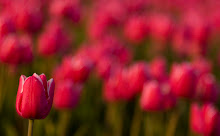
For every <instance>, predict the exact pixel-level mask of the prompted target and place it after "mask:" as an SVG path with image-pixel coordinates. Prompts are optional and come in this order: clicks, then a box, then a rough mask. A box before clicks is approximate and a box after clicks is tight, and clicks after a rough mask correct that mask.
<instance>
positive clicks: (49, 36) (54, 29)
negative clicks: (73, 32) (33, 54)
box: [38, 21, 71, 56]
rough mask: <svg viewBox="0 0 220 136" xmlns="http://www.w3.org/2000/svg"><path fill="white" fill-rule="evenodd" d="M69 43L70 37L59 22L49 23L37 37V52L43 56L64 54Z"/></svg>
mask: <svg viewBox="0 0 220 136" xmlns="http://www.w3.org/2000/svg"><path fill="white" fill-rule="evenodd" d="M70 42H71V41H70V37H69V35H68V34H67V33H66V32H65V30H64V29H63V27H62V25H61V24H60V22H58V21H51V22H49V23H48V24H47V26H46V29H45V31H44V32H43V33H42V34H41V35H40V36H39V39H38V52H39V53H40V54H41V55H43V56H50V55H54V54H55V53H58V52H65V51H67V50H68V48H69V45H70Z"/></svg>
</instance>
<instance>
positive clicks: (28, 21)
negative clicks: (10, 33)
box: [12, 1, 43, 32]
mask: <svg viewBox="0 0 220 136" xmlns="http://www.w3.org/2000/svg"><path fill="white" fill-rule="evenodd" d="M12 8H14V9H12V14H13V15H14V21H15V23H16V27H17V28H18V29H21V30H25V31H28V32H36V31H39V29H40V28H41V27H42V24H43V14H42V12H41V9H40V5H37V3H34V2H33V3H31V2H29V3H27V2H25V1H20V2H14V3H13V6H12Z"/></svg>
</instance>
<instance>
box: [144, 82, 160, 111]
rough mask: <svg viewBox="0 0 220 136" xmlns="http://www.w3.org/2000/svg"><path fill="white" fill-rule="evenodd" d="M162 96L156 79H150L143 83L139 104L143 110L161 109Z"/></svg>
mask: <svg viewBox="0 0 220 136" xmlns="http://www.w3.org/2000/svg"><path fill="white" fill-rule="evenodd" d="M163 102H164V97H163V94H162V91H161V88H160V86H159V83H158V82H157V81H150V82H149V83H147V84H145V85H144V89H143V92H142V94H141V98H140V106H141V109H142V110H144V111H160V110H162V109H163V108H164V107H163Z"/></svg>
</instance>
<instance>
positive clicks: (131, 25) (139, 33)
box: [124, 17, 149, 43]
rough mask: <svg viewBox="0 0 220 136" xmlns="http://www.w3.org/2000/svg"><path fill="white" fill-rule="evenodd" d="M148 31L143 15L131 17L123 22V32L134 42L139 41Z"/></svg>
mask: <svg viewBox="0 0 220 136" xmlns="http://www.w3.org/2000/svg"><path fill="white" fill-rule="evenodd" d="M148 31H149V28H148V25H147V22H146V19H145V18H144V17H132V18H130V19H129V20H128V21H127V23H126V24H125V28H124V34H125V36H126V37H127V38H128V39H129V40H130V41H132V42H134V43H140V42H142V41H143V40H144V38H145V37H146V36H147V34H148Z"/></svg>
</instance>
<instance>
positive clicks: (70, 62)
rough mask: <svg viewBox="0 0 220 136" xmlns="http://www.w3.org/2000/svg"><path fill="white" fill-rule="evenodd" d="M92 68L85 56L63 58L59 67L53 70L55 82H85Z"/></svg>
mask: <svg viewBox="0 0 220 136" xmlns="http://www.w3.org/2000/svg"><path fill="white" fill-rule="evenodd" d="M92 68H93V63H92V62H91V61H90V59H87V57H86V56H75V57H71V56H68V57H65V58H64V60H63V62H62V64H61V66H59V67H58V68H57V69H55V72H54V76H55V80H56V81H61V80H66V79H69V80H72V81H73V82H77V83H82V82H85V81H86V80H87V79H88V77H89V74H90V71H91V70H92Z"/></svg>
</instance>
